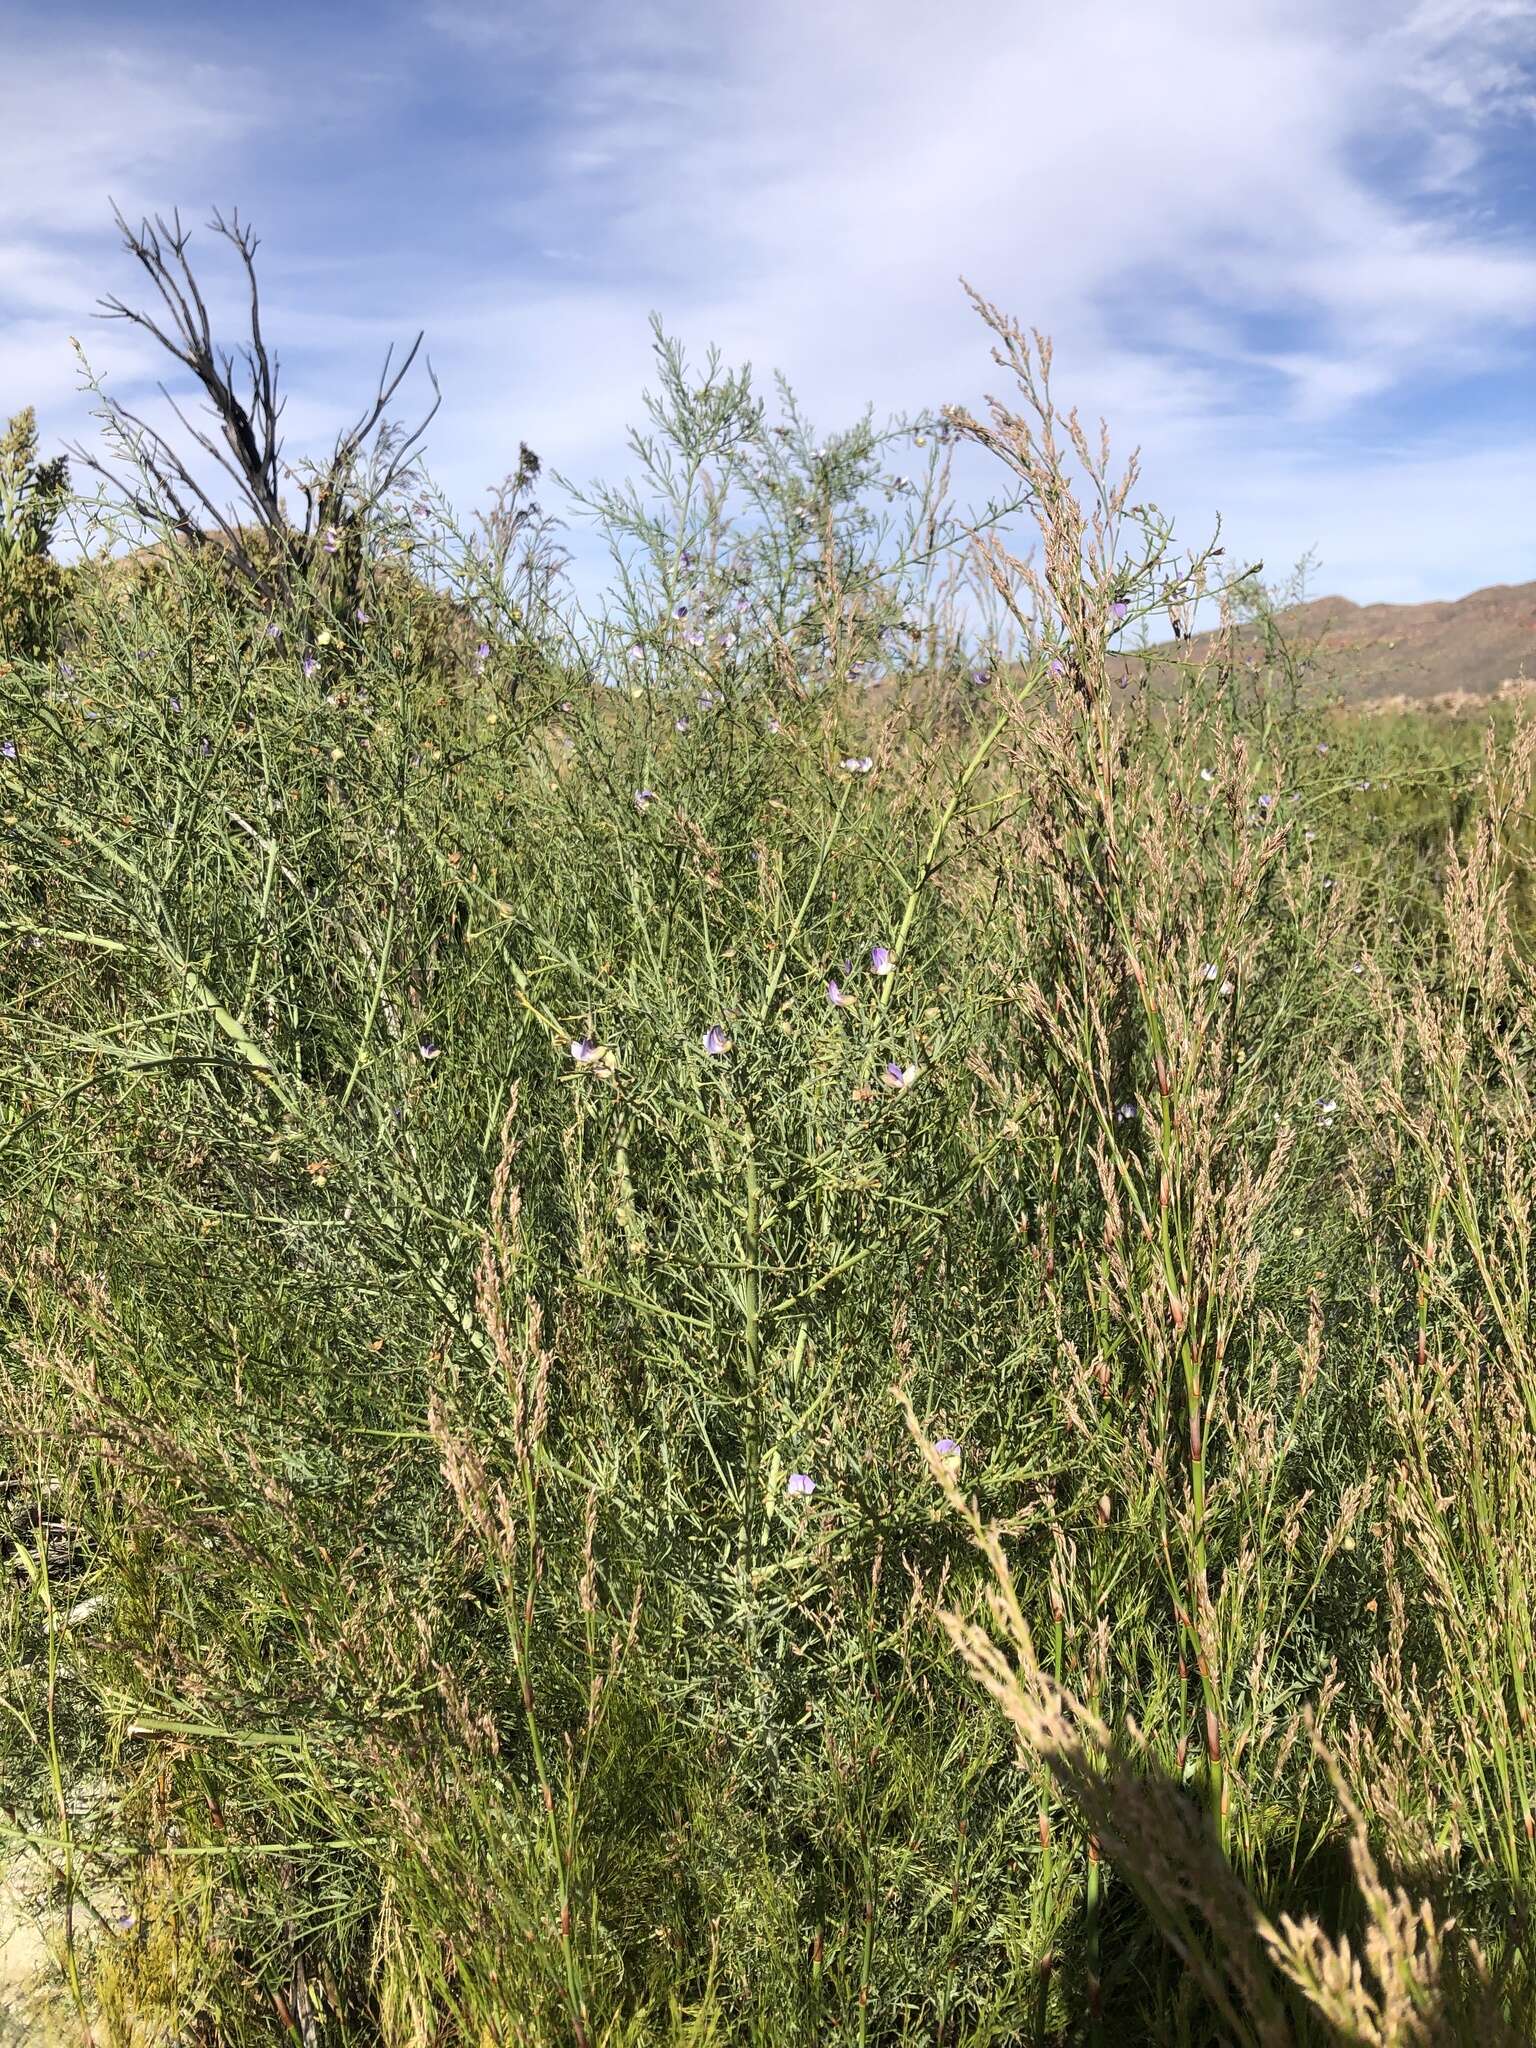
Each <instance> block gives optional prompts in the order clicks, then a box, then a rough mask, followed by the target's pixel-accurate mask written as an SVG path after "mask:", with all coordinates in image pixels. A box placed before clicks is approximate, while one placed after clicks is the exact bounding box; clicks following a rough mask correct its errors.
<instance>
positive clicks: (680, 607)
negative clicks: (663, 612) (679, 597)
mask: <svg viewBox="0 0 1536 2048" xmlns="http://www.w3.org/2000/svg"><path fill="white" fill-rule="evenodd" d="M672 616H673V618H674V619H686V618H687V616H688V607H687V605H685V604H675V605H673V607H672Z"/></svg>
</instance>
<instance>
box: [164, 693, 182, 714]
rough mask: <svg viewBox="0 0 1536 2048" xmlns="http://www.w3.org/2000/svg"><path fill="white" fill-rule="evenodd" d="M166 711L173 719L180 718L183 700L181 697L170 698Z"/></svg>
mask: <svg viewBox="0 0 1536 2048" xmlns="http://www.w3.org/2000/svg"><path fill="white" fill-rule="evenodd" d="M166 709H167V710H168V711H169V712H170V714H171V716H172V718H176V717H179V716H180V713H181V699H180V698H179V697H171V698H168V699H167V702H166Z"/></svg>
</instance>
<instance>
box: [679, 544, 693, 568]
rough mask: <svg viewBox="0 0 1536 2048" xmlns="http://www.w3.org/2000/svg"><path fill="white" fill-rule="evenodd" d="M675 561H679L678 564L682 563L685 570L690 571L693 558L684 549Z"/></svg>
mask: <svg viewBox="0 0 1536 2048" xmlns="http://www.w3.org/2000/svg"><path fill="white" fill-rule="evenodd" d="M677 559H678V560H679V562H681V563H682V565H683V567H684V568H685V569H691V568H692V567H693V556H692V555H691V554H689V552H688V550H687V549H686V548H684V550H683V552H682V553H681V554H680V555H679V556H678V558H677Z"/></svg>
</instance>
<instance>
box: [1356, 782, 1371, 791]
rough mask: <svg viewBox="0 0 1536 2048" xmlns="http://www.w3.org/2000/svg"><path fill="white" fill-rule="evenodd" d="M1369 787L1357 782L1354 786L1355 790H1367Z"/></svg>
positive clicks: (1365, 783)
mask: <svg viewBox="0 0 1536 2048" xmlns="http://www.w3.org/2000/svg"><path fill="white" fill-rule="evenodd" d="M1370 786H1371V785H1370V784H1369V783H1368V782H1357V783H1356V784H1355V787H1356V789H1369V788H1370Z"/></svg>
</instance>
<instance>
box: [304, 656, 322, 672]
mask: <svg viewBox="0 0 1536 2048" xmlns="http://www.w3.org/2000/svg"><path fill="white" fill-rule="evenodd" d="M300 666H301V667H302V668H303V670H304V673H305V675H307V676H312V675H313V674H314V672H315V670H316V669H317V668H318V667H319V666H320V664H319V662H318V661H316V659H315V657H314V656H313V655H312V654H306V655H305V657H304V659H303V662H302V663H301V664H300Z"/></svg>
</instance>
